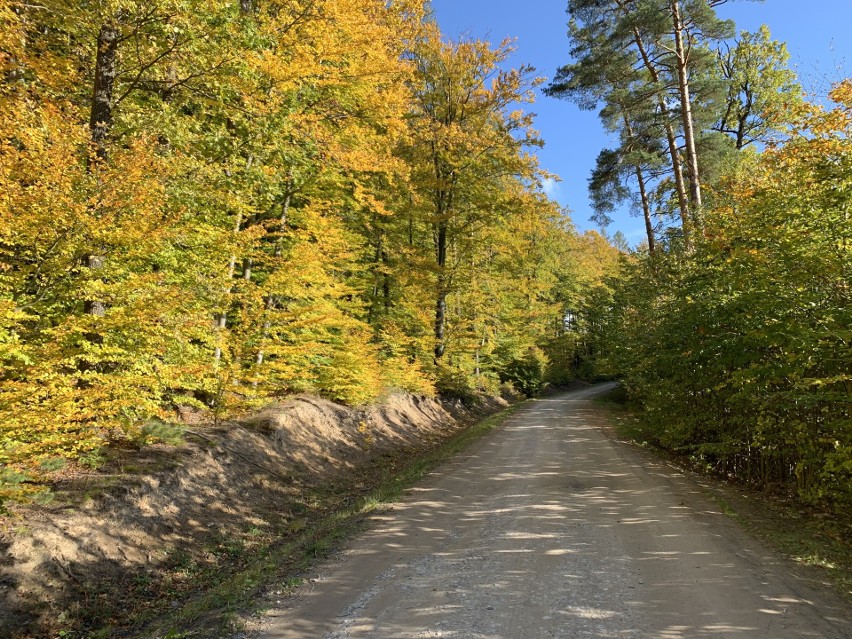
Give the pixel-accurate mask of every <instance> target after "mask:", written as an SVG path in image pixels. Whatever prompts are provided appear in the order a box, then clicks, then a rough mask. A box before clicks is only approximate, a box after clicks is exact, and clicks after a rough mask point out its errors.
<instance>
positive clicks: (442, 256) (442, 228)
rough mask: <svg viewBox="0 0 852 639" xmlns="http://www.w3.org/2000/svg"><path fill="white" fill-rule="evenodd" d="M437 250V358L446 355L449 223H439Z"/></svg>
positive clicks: (436, 241)
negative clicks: (446, 268) (446, 271)
mask: <svg viewBox="0 0 852 639" xmlns="http://www.w3.org/2000/svg"><path fill="white" fill-rule="evenodd" d="M435 251H436V257H437V260H438V294H437V299H436V301H435V360H436V361H437V360H439V359H440V358H441V357H443V355H444V351H445V345H444V337H445V330H446V322H447V281H446V277H447V276H446V273H445V271H444V268H445V266H446V263H447V224H446V223H445V222H441V223H439V224H438V228H437V229H436V234H435Z"/></svg>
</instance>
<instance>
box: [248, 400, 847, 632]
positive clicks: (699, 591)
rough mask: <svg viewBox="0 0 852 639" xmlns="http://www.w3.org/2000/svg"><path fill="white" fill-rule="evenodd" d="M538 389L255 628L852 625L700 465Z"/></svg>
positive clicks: (586, 404) (581, 404) (816, 628)
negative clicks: (718, 494) (701, 477)
mask: <svg viewBox="0 0 852 639" xmlns="http://www.w3.org/2000/svg"><path fill="white" fill-rule="evenodd" d="M611 388H612V385H610V384H601V385H597V386H593V387H590V388H587V389H583V390H580V391H573V392H568V393H564V394H561V395H557V396H554V397H549V398H544V399H537V400H535V401H533V402H530V403H529V404H528V405H527V406H525V407H523V408H522V409H520V410H519V411H518V412H516V413H515V414H514V415H512V416H511V417H510V418H509V419H508V420H507V421H506V422H505V423H504V424H503V426H502V427H501V428H500V429H499V430H498V431H496V432H494V433H492V434H490V435H489V436H487V437H485V438H484V439H482V440H480V441H479V442H477V443H476V444H474V445H473V446H472V447H471V448H470V449H468V450H467V451H466V452H464V453H463V454H461V455H460V456H458V457H457V458H455V459H453V460H452V461H450V462H449V463H447V464H445V465H444V466H442V467H441V468H439V469H438V470H436V471H435V472H433V473H432V474H431V475H430V476H429V477H427V478H426V479H425V480H424V481H422V482H421V483H420V484H419V485H417V486H416V487H414V488H412V489H411V490H410V491H408V494H407V496H406V498H405V499H404V500H403V501H402V502H401V503H399V504H397V505H395V506H394V507H393V508H391V509H390V510H388V511H386V512H384V513H382V514H381V515H380V516H377V517H375V522H374V525H373V526H372V529H371V530H370V531H369V532H367V533H365V534H363V535H361V536H359V537H358V538H357V539H355V540H353V541H352V542H351V544H350V546H349V549H348V550H346V551H344V552H342V553H341V554H340V555H339V556H338V557H336V558H335V559H333V560H331V561H329V562H327V563H326V564H324V565H323V566H321V567H320V568H319V569H318V570H317V572H316V576H315V579H313V580H311V581H310V582H309V583H308V585H307V586H306V587H303V588H302V589H301V590H300V591H299V592H298V593H297V594H296V596H295V597H293V598H292V600H290V601H288V602H287V604H286V606H285V607H283V608H281V609H278V610H273V611H271V612H269V613H268V615H267V616H266V617H265V619H264V622H263V629H262V630H261V631H259V632H257V633H255V635H254V636H256V637H257V638H258V639H261V638H262V639H309V638H310V639H315V638H319V637H326V638H327V639H350V638H352V639H354V638H362V637H374V638H393V639H409V638H411V639H414V638H427V637H444V638H464V639H498V638H499V639H523V638H535V639H538V638H547V637H564V638H569V637H570V638H574V637H660V638H665V639H677V638H686V637H690V638H692V637H714V638H718V637H730V638H734V639H788V638H803V637H805V638H810V637H813V638H817V637H819V638H827V639H835V638H836V639H840V638H848V637H852V615H850V612H849V610H848V609H847V608H846V607H845V605H844V603H843V602H842V601H841V600H840V599H839V598H837V597H835V596H834V595H833V594H832V593H830V592H829V591H827V590H824V589H821V588H819V587H814V585H813V584H812V583H811V582H810V581H809V580H808V579H807V578H806V577H805V576H804V575H805V572H804V571H801V570H799V569H798V568H797V567H795V566H793V565H791V564H789V563H788V562H786V561H784V560H782V559H780V558H778V557H777V556H776V555H774V554H773V553H772V552H770V551H768V550H767V549H766V548H764V547H763V546H761V544H759V543H758V542H756V541H754V540H753V539H751V538H750V537H748V536H747V535H746V534H745V533H744V532H743V531H742V530H741V529H740V528H739V527H738V526H737V525H736V524H735V523H734V522H732V521H731V520H730V519H729V518H727V517H726V516H725V515H723V514H720V513H719V512H717V511H716V509H715V508H714V507H713V506H712V505H711V504H710V503H709V502H708V501H707V500H706V498H705V497H704V496H703V491H702V489H701V488H700V487H699V486H697V485H696V484H695V482H694V480H693V479H691V478H689V477H686V476H684V475H683V474H681V473H679V472H678V471H676V470H674V469H672V468H671V467H669V466H667V465H666V464H664V463H661V462H659V461H656V460H654V459H653V458H651V457H650V456H648V455H646V454H644V453H643V452H642V451H640V450H637V449H635V448H634V447H631V446H627V445H624V444H621V443H619V442H617V441H613V440H611V439H609V438H607V437H606V435H605V434H604V432H603V431H602V429H601V426H602V425H603V424H604V421H603V420H605V416H604V414H603V413H602V411H601V410H600V409H599V408H598V407H596V406H595V404H594V403H593V401H592V400H593V398H594V397H595V396H596V395H599V394H601V393H604V392H606V391H608V390H610V389H611Z"/></svg>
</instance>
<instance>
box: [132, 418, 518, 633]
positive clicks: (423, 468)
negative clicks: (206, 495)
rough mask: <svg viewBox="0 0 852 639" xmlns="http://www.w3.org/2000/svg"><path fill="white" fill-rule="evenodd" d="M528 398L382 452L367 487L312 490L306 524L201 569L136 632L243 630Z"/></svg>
mask: <svg viewBox="0 0 852 639" xmlns="http://www.w3.org/2000/svg"><path fill="white" fill-rule="evenodd" d="M523 403H524V402H520V403H518V404H515V405H514V406H512V407H510V408H508V409H506V410H504V411H501V412H500V413H497V414H495V415H492V416H490V417H488V418H486V419H484V420H481V421H479V422H477V423H475V424H472V425H470V426H468V427H466V428H463V429H461V430H459V431H457V432H456V433H455V434H454V435H452V436H450V437H449V438H447V439H444V440H442V441H439V442H437V443H435V444H434V445H433V446H431V447H430V448H428V449H426V450H423V449H420V450H408V451H401V452H397V453H394V454H388V455H385V456H383V457H382V458H381V459H378V460H375V461H374V462H373V463H372V464H370V466H369V467H368V468H365V469H363V470H362V471H361V475H365V476H366V477H367V480H366V484H367V485H368V488H367V489H366V490H363V489H362V491H361V493H360V494H357V493H356V492H355V489H353V488H352V483H351V482H347V483H346V484H341V485H331V486H326V487H323V488H322V489H320V490H317V491H315V492H313V493H312V494H310V495H305V497H304V501H305V503H306V504H310V508H309V509H306V511H307V512H305V514H304V525H303V526H299V527H298V528H297V529H296V530H294V529H293V528H292V527H291V528H290V529H289V530H284V531H279V533H278V534H279V535H282V536H281V537H278V536H275V535H272V534H271V535H270V536H269V538H268V543H267V544H265V545H260V546H259V547H254V548H252V551H251V552H250V553H241V554H240V556H239V558H238V559H239V568H237V569H234V570H230V571H227V572H223V571H221V570H220V571H216V572H215V573H213V574H211V573H208V572H204V573H202V574H198V575H194V577H193V581H194V582H195V583H196V585H197V591H198V592H199V593H200V594H198V595H197V596H195V597H194V598H192V599H191V600H189V601H188V602H187V603H185V604H184V605H183V606H182V607H180V608H179V609H177V610H175V611H173V612H169V613H166V614H165V615H163V616H161V617H159V618H158V619H157V621H156V622H152V623H150V624H149V625H147V626H146V627H144V628H143V629H139V630H137V632H136V633H134V634H133V636H138V637H164V636H165V637H181V638H182V639H183V638H186V639H192V638H196V637H208V636H225V635H227V634H228V633H233V632H235V631H237V630H239V626H240V625H241V624H240V619H241V618H242V617H243V616H244V615H246V614H251V613H253V612H257V609H256V607H257V604H258V601H259V600H260V599H261V598H262V596H263V595H264V594H266V593H267V592H268V591H269V590H273V591H275V594H276V596H281V595H286V594H287V592H288V591H291V590H292V589H293V588H295V587H297V586H299V585H300V584H301V578H300V577H299V576H298V575H299V574H300V573H303V572H304V571H305V570H307V569H308V568H309V567H310V566H311V565H313V564H314V563H316V562H317V561H318V560H320V559H322V558H323V557H326V556H327V555H328V554H329V553H330V552H332V551H333V550H334V549H336V548H338V547H339V546H340V544H341V542H342V541H343V540H345V539H347V538H349V537H350V536H351V535H352V534H354V533H355V532H357V531H360V530H362V529H363V527H364V525H365V523H366V520H367V515H369V514H370V513H372V512H374V511H376V510H379V509H381V508H383V507H384V506H385V505H386V504H389V503H393V502H394V501H398V500H399V499H400V498H401V497H402V494H403V491H404V490H405V489H406V488H409V487H411V486H412V485H414V484H415V483H417V481H419V480H420V479H422V478H423V477H424V475H426V474H427V473H428V472H430V471H431V470H433V469H434V468H436V467H437V466H438V465H440V464H441V463H442V462H444V461H446V460H447V459H449V458H451V457H453V456H454V455H456V454H458V453H459V452H461V451H462V450H464V449H465V448H466V447H467V446H469V445H470V444H472V443H473V442H474V441H476V440H478V439H480V438H481V437H483V436H485V435H487V434H488V433H490V432H491V431H493V430H495V429H496V428H497V427H499V426H500V425H501V424H502V423H503V422H504V421H505V420H506V419H507V418H508V417H509V416H510V415H512V414H513V413H514V412H515V411H516V410H518V408H519V407H520V406H521V405H522V404H523ZM360 479H364V477H360ZM363 483H365V482H362V484H363Z"/></svg>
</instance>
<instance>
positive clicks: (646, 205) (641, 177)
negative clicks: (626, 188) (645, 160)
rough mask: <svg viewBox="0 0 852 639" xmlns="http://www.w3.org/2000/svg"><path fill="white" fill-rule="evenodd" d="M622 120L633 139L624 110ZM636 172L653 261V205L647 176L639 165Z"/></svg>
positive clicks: (631, 129) (649, 251)
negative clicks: (649, 197)
mask: <svg viewBox="0 0 852 639" xmlns="http://www.w3.org/2000/svg"><path fill="white" fill-rule="evenodd" d="M622 119H623V120H624V127H625V130H626V131H627V135H628V136H629V137H630V138H631V139H633V137H634V131H633V125H631V124H630V118H629V117H627V113H625V112H624V110H623V109H622ZM634 171H635V172H636V182H637V183H638V184H639V197H640V198H641V200H642V217H643V218H645V233H646V235H647V236H648V254H649V255H650V256H651V258H652V259H653V257H654V250H655V241H654V225H653V224H652V223H651V203H650V201H649V200H648V188H647V186H646V184H645V174H644V173H643V172H642V167H641V166H639V164H636V166H635V167H634Z"/></svg>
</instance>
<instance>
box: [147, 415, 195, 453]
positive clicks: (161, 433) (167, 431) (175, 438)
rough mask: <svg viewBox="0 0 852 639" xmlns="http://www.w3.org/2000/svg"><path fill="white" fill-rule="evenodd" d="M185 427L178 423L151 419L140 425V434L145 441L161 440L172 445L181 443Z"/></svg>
mask: <svg viewBox="0 0 852 639" xmlns="http://www.w3.org/2000/svg"><path fill="white" fill-rule="evenodd" d="M185 430H186V429H185V428H184V427H183V426H180V425H179V424H170V423H168V422H163V421H160V420H157V419H152V420H151V421H149V422H147V423H146V424H145V425H144V426H142V430H141V433H140V434H141V436H142V438H143V439H144V441H145V443H153V442H163V443H164V444H170V445H172V446H178V445H180V444H182V443H183V436H184V432H185Z"/></svg>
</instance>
